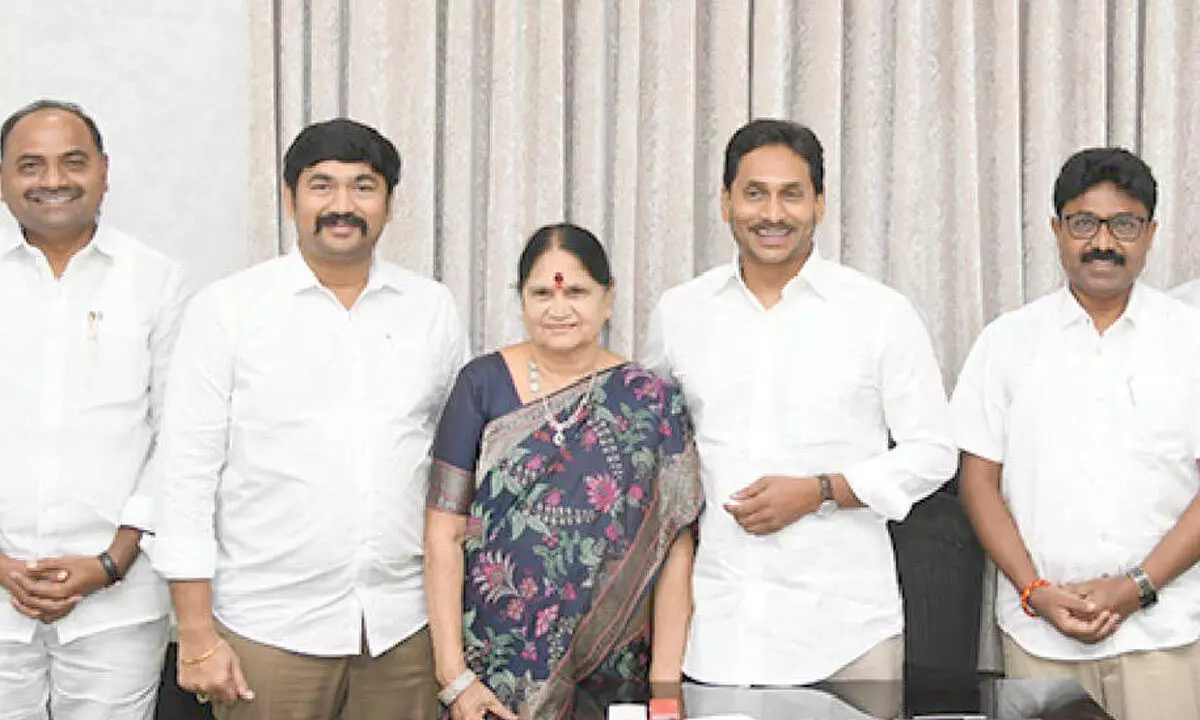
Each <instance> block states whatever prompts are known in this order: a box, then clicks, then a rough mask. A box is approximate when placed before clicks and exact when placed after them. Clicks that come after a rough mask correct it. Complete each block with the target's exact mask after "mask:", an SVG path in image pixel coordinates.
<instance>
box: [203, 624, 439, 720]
mask: <svg viewBox="0 0 1200 720" xmlns="http://www.w3.org/2000/svg"><path fill="white" fill-rule="evenodd" d="M219 631H220V633H221V637H223V638H225V641H226V642H228V643H229V645H230V647H232V648H233V650H234V652H236V653H237V656H238V659H239V660H241V663H242V672H244V673H245V675H246V682H247V683H248V684H249V685H250V689H251V690H253V691H254V700H252V701H251V702H237V703H234V704H232V705H222V704H218V705H215V706H214V707H213V714H214V715H215V716H216V717H217V720H434V718H436V717H437V713H438V701H437V690H438V687H437V680H436V679H435V678H434V674H433V649H432V645H431V644H430V640H429V628H428V627H425V628H422V629H421V630H420V631H419V632H417V633H415V634H413V635H411V636H410V637H408V638H407V639H406V640H404V641H403V642H401V643H400V644H399V645H397V646H395V647H393V648H392V649H390V650H388V651H387V652H385V653H383V654H382V655H380V656H379V657H371V656H370V655H369V654H367V653H366V651H365V650H364V651H363V652H362V653H361V654H359V655H351V656H346V657H317V656H313V655H302V654H300V653H294V652H290V651H287V650H280V649H279V648H275V647H271V646H269V645H263V644H261V643H256V642H254V641H253V640H249V639H247V638H244V637H242V636H241V635H238V634H237V633H235V632H232V631H231V630H229V629H228V628H225V627H221V628H219ZM364 645H365V643H364Z"/></svg>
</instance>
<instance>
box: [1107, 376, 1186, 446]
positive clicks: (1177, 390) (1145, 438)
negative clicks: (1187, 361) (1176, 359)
mask: <svg viewBox="0 0 1200 720" xmlns="http://www.w3.org/2000/svg"><path fill="white" fill-rule="evenodd" d="M1189 386H1190V383H1189V379H1188V375H1187V373H1186V371H1184V370H1183V369H1181V368H1176V367H1173V366H1172V364H1171V363H1169V362H1166V363H1162V364H1160V366H1159V367H1157V368H1154V369H1152V370H1149V371H1146V372H1138V373H1134V374H1132V375H1130V376H1129V378H1128V379H1127V381H1126V388H1125V389H1126V390H1127V392H1128V396H1129V417H1130V422H1131V423H1132V425H1133V428H1132V430H1133V432H1131V433H1128V437H1129V439H1130V440H1133V442H1134V447H1133V450H1134V452H1136V453H1138V454H1150V455H1153V456H1156V457H1164V456H1165V457H1169V458H1172V459H1175V458H1178V459H1181V460H1185V461H1190V460H1191V459H1192V458H1194V457H1195V450H1197V448H1193V447H1192V446H1191V445H1192V438H1193V437H1194V436H1195V434H1196V432H1195V427H1194V422H1195V420H1194V415H1195V412H1196V405H1195V402H1196V401H1197V398H1195V397H1193V396H1191V395H1190V393H1189Z"/></svg>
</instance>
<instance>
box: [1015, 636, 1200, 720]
mask: <svg viewBox="0 0 1200 720" xmlns="http://www.w3.org/2000/svg"><path fill="white" fill-rule="evenodd" d="M1003 642H1004V672H1005V674H1006V675H1008V676H1009V677H1015V678H1039V677H1040V678H1073V679H1075V680H1076V681H1078V683H1079V684H1080V685H1082V686H1083V689H1084V690H1087V692H1088V694H1089V695H1091V696H1092V699H1093V700H1095V701H1096V702H1097V703H1099V704H1100V705H1102V706H1104V709H1105V710H1107V711H1108V712H1109V713H1110V714H1111V715H1112V716H1113V717H1115V718H1117V720H1167V719H1168V718H1169V719H1170V720H1198V719H1200V642H1196V643H1192V644H1191V645H1185V646H1183V647H1179V648H1172V649H1170V650H1153V651H1149V652H1130V653H1125V654H1124V655H1117V656H1116V657H1111V658H1105V659H1103V660H1080V661H1069V660H1046V659H1044V658H1040V657H1036V656H1034V655H1031V654H1029V653H1027V652H1025V650H1023V649H1022V648H1021V646H1020V645H1017V644H1016V643H1015V642H1014V641H1013V640H1012V639H1011V638H1010V637H1009V636H1008V635H1004V636H1003Z"/></svg>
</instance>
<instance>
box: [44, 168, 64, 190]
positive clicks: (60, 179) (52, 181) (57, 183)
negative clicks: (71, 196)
mask: <svg viewBox="0 0 1200 720" xmlns="http://www.w3.org/2000/svg"><path fill="white" fill-rule="evenodd" d="M43 178H44V183H45V185H46V186H47V187H53V188H59V187H63V186H64V185H66V184H67V173H66V171H65V170H63V168H61V167H59V165H58V163H54V162H49V163H46V172H45V174H44V175H43Z"/></svg>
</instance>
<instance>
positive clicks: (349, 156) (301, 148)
mask: <svg viewBox="0 0 1200 720" xmlns="http://www.w3.org/2000/svg"><path fill="white" fill-rule="evenodd" d="M326 160H337V161H338V162H364V163H367V164H368V165H370V166H371V168H372V169H373V170H374V171H375V172H377V173H379V174H380V175H382V176H383V179H384V180H385V181H386V182H387V187H388V192H389V193H390V192H391V191H392V190H394V189H396V185H397V184H398V183H399V182H400V153H399V152H398V151H397V150H396V146H395V145H393V144H392V141H391V140H388V139H387V138H385V137H384V136H383V135H381V134H380V133H379V131H378V130H376V129H375V128H373V127H371V126H369V125H364V124H362V123H360V122H358V121H356V120H351V119H350V118H344V117H343V118H334V119H332V120H326V121H324V122H319V123H313V124H312V125H309V126H308V127H306V128H304V129H303V130H301V131H300V134H299V135H297V136H296V139H295V140H293V141H292V144H291V146H290V147H289V148H288V149H287V152H286V153H284V155H283V181H284V182H285V183H287V186H288V187H289V188H291V191H292V192H293V193H295V192H296V183H297V182H299V180H300V173H301V172H303V171H304V169H305V168H310V167H312V166H313V165H316V164H317V163H322V162H325V161H326Z"/></svg>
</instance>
